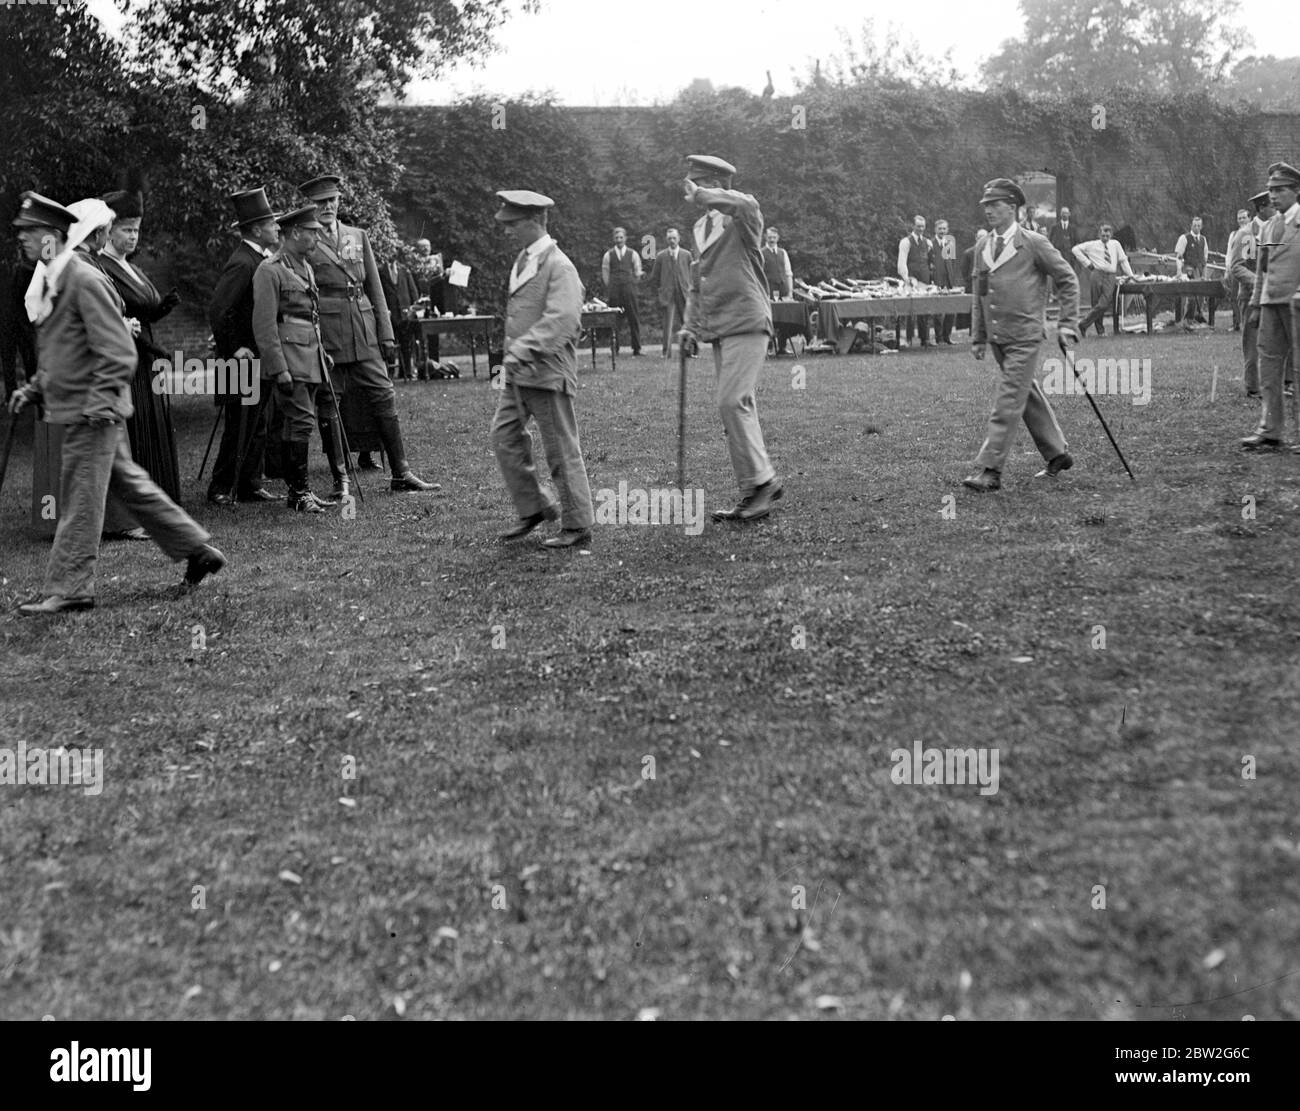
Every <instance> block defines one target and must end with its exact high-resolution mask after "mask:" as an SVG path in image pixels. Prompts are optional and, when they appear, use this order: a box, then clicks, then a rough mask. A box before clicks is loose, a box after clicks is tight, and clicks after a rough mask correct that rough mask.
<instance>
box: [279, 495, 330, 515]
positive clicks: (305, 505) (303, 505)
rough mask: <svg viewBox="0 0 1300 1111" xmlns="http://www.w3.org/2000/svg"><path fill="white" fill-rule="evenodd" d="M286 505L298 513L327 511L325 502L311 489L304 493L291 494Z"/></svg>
mask: <svg viewBox="0 0 1300 1111" xmlns="http://www.w3.org/2000/svg"><path fill="white" fill-rule="evenodd" d="M284 507H285V508H286V509H291V510H293V511H294V512H296V513H324V512H325V503H324V502H322V501H321V500H320V498H318V497H317V496H316V495H315V494H313V493H312V492H311V491H310V490H308V491H307V492H306V493H304V494H290V495H289V500H288V501H286V502H285V503H284Z"/></svg>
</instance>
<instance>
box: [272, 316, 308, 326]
mask: <svg viewBox="0 0 1300 1111" xmlns="http://www.w3.org/2000/svg"><path fill="white" fill-rule="evenodd" d="M276 320H277V321H278V322H279V323H281V324H283V323H284V322H285V321H286V320H296V321H297V322H298V323H299V324H310V325H312V327H315V326H316V324H317V316H316V314H315V313H312V315H311V316H290V315H287V314H285V313H281V314H280V315H279V316H277V317H276Z"/></svg>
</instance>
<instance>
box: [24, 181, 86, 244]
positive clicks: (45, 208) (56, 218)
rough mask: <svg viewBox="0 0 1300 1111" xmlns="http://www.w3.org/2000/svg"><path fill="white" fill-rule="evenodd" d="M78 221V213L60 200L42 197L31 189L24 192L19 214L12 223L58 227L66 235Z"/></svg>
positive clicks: (33, 226) (38, 226) (25, 226)
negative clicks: (68, 208) (70, 210)
mask: <svg viewBox="0 0 1300 1111" xmlns="http://www.w3.org/2000/svg"><path fill="white" fill-rule="evenodd" d="M76 222H77V214H76V213H75V212H69V211H68V210H67V209H66V208H64V207H63V205H61V204H59V202H58V201H52V200H50V198H49V197H42V196H41V195H40V194H39V193H33V192H31V191H30V190H29V191H28V192H26V193H24V194H23V199H22V203H21V204H20V205H19V206H18V215H17V216H15V217H14V219H13V221H12V223H13V226H14V227H16V228H58V229H59V231H61V232H63V234H64V235H67V234H68V229H69V228H70V227H72V225H73V224H75V223H76Z"/></svg>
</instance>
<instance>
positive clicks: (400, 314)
mask: <svg viewBox="0 0 1300 1111" xmlns="http://www.w3.org/2000/svg"><path fill="white" fill-rule="evenodd" d="M379 284H380V285H381V286H382V287H383V290H384V302H385V304H387V305H388V317H389V319H390V320H394V319H395V320H402V319H403V318H404V317H405V316H406V314H407V310H408V309H410V307H411V306H412V305H414V304H415V302H416V301H418V300H419V299H420V291H419V289H418V288H417V287H416V284H415V278H414V277H412V276H411V271H410V269H409V268H407V267H405V266H403V265H402V264H401V263H400V262H399V263H398V264H397V277H396V279H394V278H393V264H392V263H391V262H386V263H384V265H383V266H381V267H380V268H379Z"/></svg>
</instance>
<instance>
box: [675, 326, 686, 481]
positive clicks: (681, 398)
mask: <svg viewBox="0 0 1300 1111" xmlns="http://www.w3.org/2000/svg"><path fill="white" fill-rule="evenodd" d="M677 489H679V490H681V491H682V492H683V494H685V492H686V344H685V342H683V341H682V340H681V339H678V341H677Z"/></svg>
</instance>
